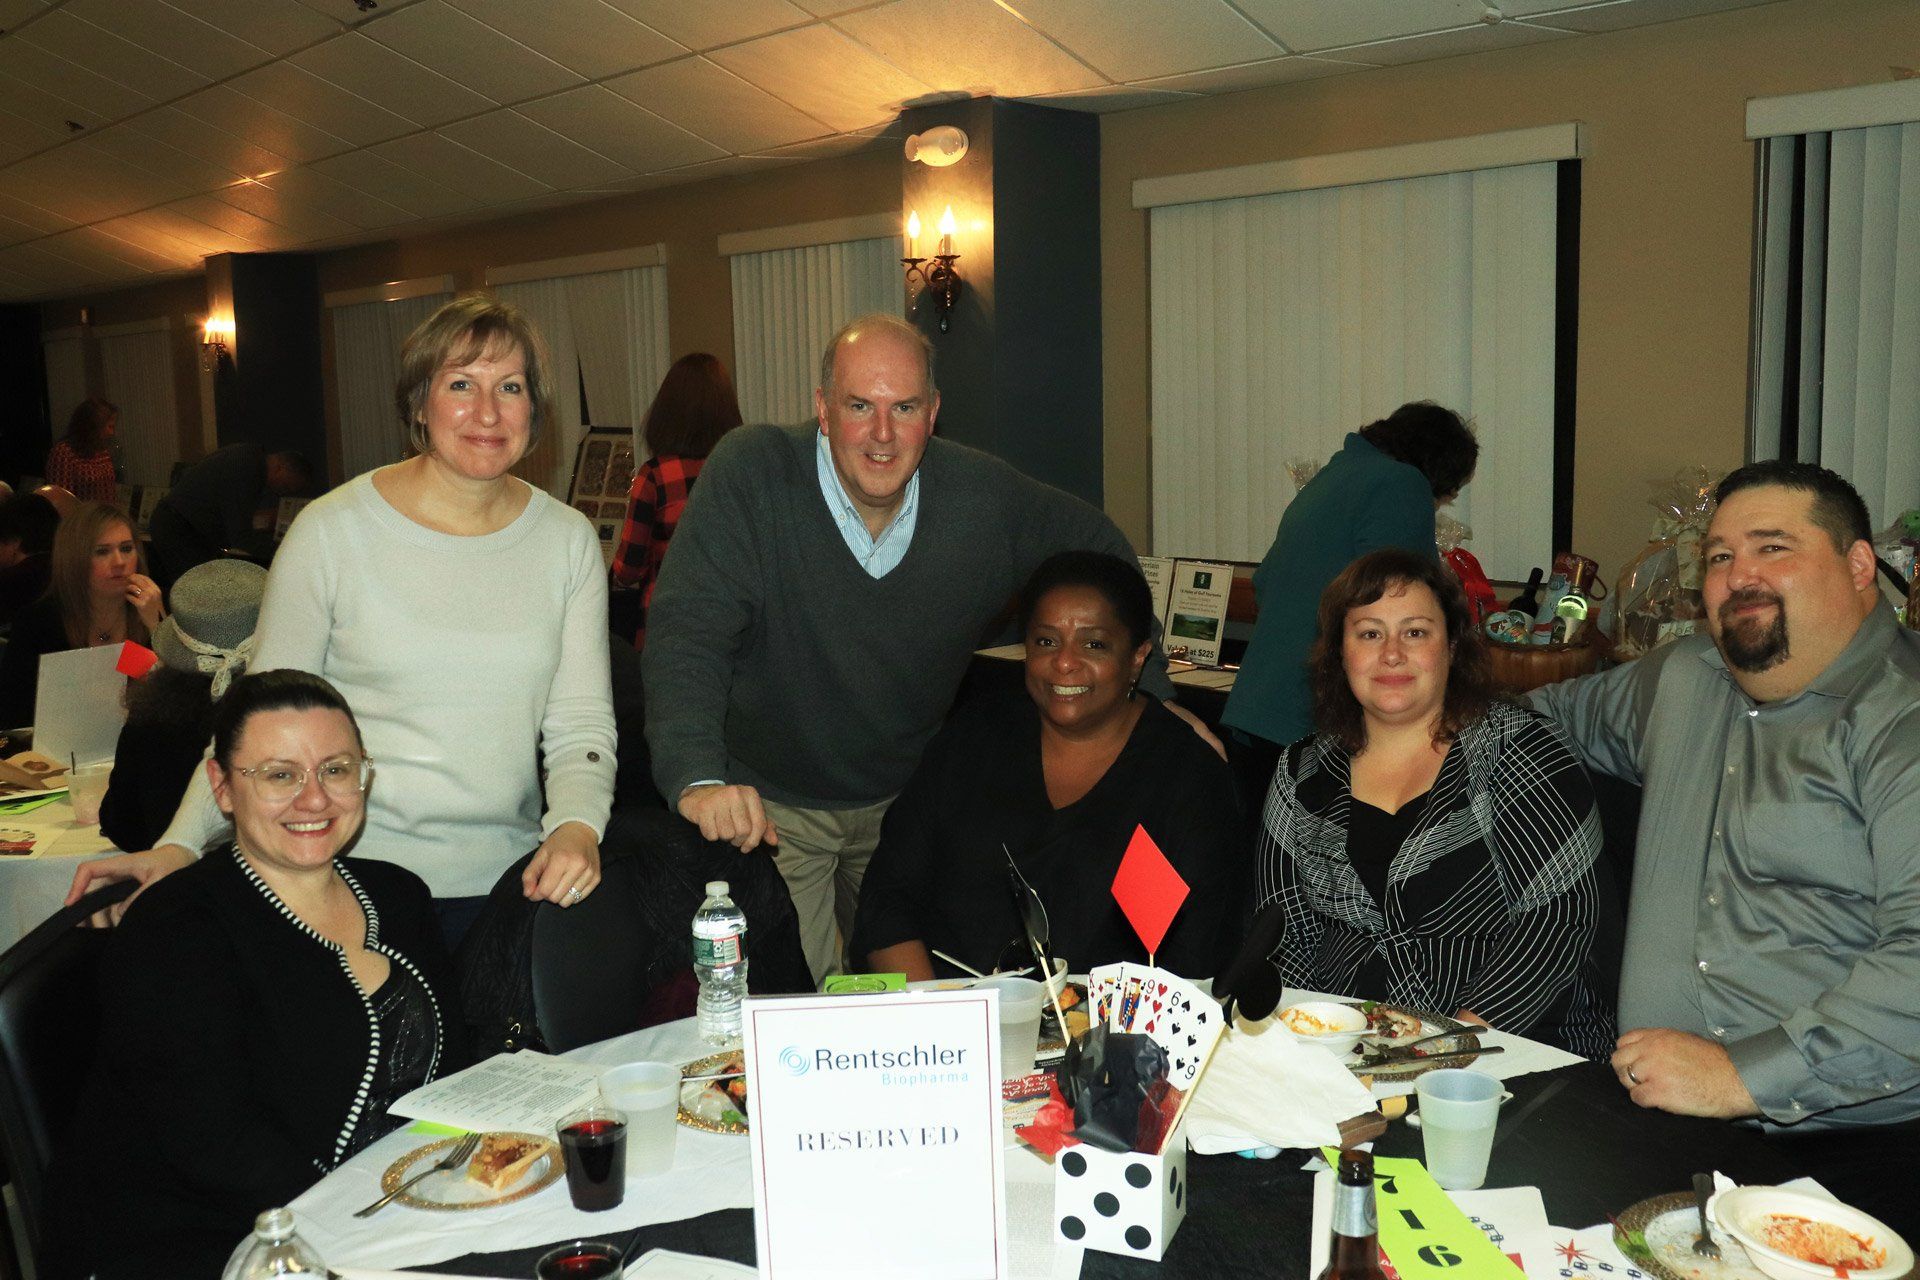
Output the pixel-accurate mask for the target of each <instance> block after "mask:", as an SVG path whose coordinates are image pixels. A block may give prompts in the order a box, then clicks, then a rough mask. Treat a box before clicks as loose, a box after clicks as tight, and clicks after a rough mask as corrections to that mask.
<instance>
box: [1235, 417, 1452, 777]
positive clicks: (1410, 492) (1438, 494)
mask: <svg viewBox="0 0 1920 1280" xmlns="http://www.w3.org/2000/svg"><path fill="white" fill-rule="evenodd" d="M1479 458H1480V443H1479V441H1477V440H1475V439H1474V437H1473V431H1472V430H1471V429H1470V428H1469V427H1468V426H1467V424H1466V423H1465V422H1464V421H1462V420H1461V418H1460V415H1459V414H1457V413H1455V412H1453V411H1452V410H1451V409H1445V408H1442V407H1441V406H1439V405H1437V404H1434V403H1433V402H1432V401H1430V400H1420V401H1416V402H1414V403H1412V404H1403V405H1401V406H1400V407H1399V408H1398V409H1395V410H1394V411H1393V412H1392V413H1391V414H1389V415H1388V416H1386V417H1385V418H1382V419H1381V420H1380V421H1378V422H1374V423H1370V424H1369V425H1367V426H1364V427H1362V428H1360V430H1358V431H1356V432H1352V433H1350V434H1349V435H1348V436H1347V440H1346V443H1345V444H1343V445H1342V446H1341V447H1340V452H1338V453H1336V454H1334V455H1333V457H1332V458H1331V459H1329V460H1328V462H1327V464H1326V465H1325V466H1324V467H1322V468H1320V470H1319V472H1318V474H1316V475H1315V476H1314V477H1313V479H1311V480H1309V481H1307V483H1306V484H1305V485H1303V486H1301V489H1300V492H1299V493H1297V494H1295V495H1294V498H1293V501H1292V502H1290V503H1288V504H1287V510H1286V513H1285V514H1284V515H1282V516H1281V517H1280V528H1279V531H1278V532H1277V533H1275V534H1274V537H1273V546H1272V547H1271V548H1270V549H1269V550H1268V551H1267V555H1266V559H1264V560H1262V561H1261V562H1260V567H1259V568H1258V569H1256V570H1255V571H1254V574H1253V589H1254V595H1255V597H1256V598H1257V599H1258V600H1259V602H1260V616H1259V618H1258V619H1257V620H1256V621H1255V622H1254V626H1253V639H1252V640H1251V641H1250V642H1249V643H1248V645H1247V652H1246V656H1245V657H1244V658H1243V659H1241V663H1240V674H1239V675H1238V676H1237V677H1236V678H1235V680H1234V685H1233V692H1232V693H1231V694H1230V695H1228V697H1227V708H1226V710H1225V712H1223V713H1222V714H1221V716H1220V722H1221V724H1222V725H1223V726H1225V727H1226V728H1227V729H1229V730H1231V731H1232V732H1231V735H1230V736H1229V739H1228V741H1229V748H1228V749H1229V752H1230V754H1231V755H1232V757H1233V760H1234V767H1235V771H1236V772H1237V773H1238V774H1239V777H1240V781H1241V786H1242V789H1243V791H1244V793H1245V799H1246V801H1247V803H1248V807H1249V808H1250V809H1253V808H1257V807H1258V805H1259V802H1260V797H1262V796H1264V795H1265V794H1266V791H1267V783H1268V781H1269V780H1270V779H1271V778H1272V777H1273V767H1274V763H1275V761H1276V760H1278V758H1279V755H1280V751H1281V748H1283V747H1285V746H1286V745H1287V744H1288V743H1290V742H1293V741H1296V740H1297V739H1299V738H1303V737H1305V736H1306V735H1307V734H1309V733H1311V732H1312V731H1313V694H1312V692H1311V690H1310V688H1309V685H1308V677H1307V655H1308V653H1309V652H1310V651H1311V650H1312V648H1313V641H1314V636H1315V634H1316V632H1317V629H1318V620H1317V618H1316V615H1315V608H1316V606H1317V604H1318V602H1319V600H1320V593H1321V592H1322V591H1324V590H1326V587H1327V584H1328V583H1330V582H1332V581H1333V579H1334V577H1335V575H1337V574H1338V573H1339V572H1340V571H1341V570H1342V569H1345V568H1346V567H1347V565H1349V564H1350V563H1352V562H1353V561H1354V560H1355V559H1357V558H1359V557H1360V556H1363V555H1365V554H1366V553H1367V552H1369V551H1375V550H1378V549H1380V548H1382V547H1403V548H1405V549H1406V550H1408V551H1417V552H1421V553H1424V554H1426V555H1430V556H1432V557H1434V559H1435V560H1436V561H1437V560H1438V559H1439V557H1440V551H1439V548H1438V546H1437V545H1436V544H1435V542H1434V536H1433V520H1434V513H1435V512H1436V511H1438V510H1439V508H1441V507H1443V506H1445V505H1446V504H1447V503H1449V502H1451V501H1452V500H1453V497H1454V495H1455V494H1457V493H1459V492H1460V490H1462V489H1464V488H1465V487H1466V485H1467V482H1468V481H1469V480H1471V479H1473V469H1474V465H1475V463H1477V462H1478V461H1479Z"/></svg>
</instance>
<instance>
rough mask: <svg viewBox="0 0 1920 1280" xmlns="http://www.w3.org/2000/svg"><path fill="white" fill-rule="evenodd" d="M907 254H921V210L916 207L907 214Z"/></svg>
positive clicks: (914, 255)
mask: <svg viewBox="0 0 1920 1280" xmlns="http://www.w3.org/2000/svg"><path fill="white" fill-rule="evenodd" d="M907 256H908V257H909V258H917V257H919V256H920V211H919V210H918V209H915V210H914V211H913V212H911V213H909V214H908V215H907Z"/></svg>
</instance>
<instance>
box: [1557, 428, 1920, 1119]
mask: <svg viewBox="0 0 1920 1280" xmlns="http://www.w3.org/2000/svg"><path fill="white" fill-rule="evenodd" d="M1717 496H1718V498H1719V503H1720V505H1719V509H1718V510H1717V511H1716V512H1715V514H1714V517H1713V522H1712V525H1711V527H1710V528H1709V530H1708V534H1707V538H1706V540H1705V542H1703V543H1702V546H1701V550H1702V554H1703V555H1705V557H1706V565H1707V568H1706V581H1705V585H1704V591H1703V594H1704V600H1705V604H1706V621H1707V632H1708V634H1707V635H1695V636H1689V637H1687V638H1685V639H1683V640H1679V641H1676V642H1675V643H1673V644H1670V645H1667V646H1666V647H1664V648H1662V649H1660V650H1659V651H1657V652H1655V653H1652V654H1649V655H1648V656H1647V657H1644V658H1641V659H1640V660H1639V661H1637V662H1633V663H1629V664H1627V665H1625V666H1622V667H1619V668H1617V669H1615V670H1613V671H1610V672H1607V673H1606V674H1604V675H1599V676H1591V677H1587V678H1585V679H1581V680H1573V681H1568V682H1567V683H1565V684H1559V685H1554V686H1552V687H1550V688H1547V689H1542V690H1539V691H1538V692H1536V693H1535V694H1534V695H1533V701H1534V705H1535V707H1537V708H1538V709H1539V710H1541V711H1543V712H1545V713H1546V714H1548V715H1550V716H1552V717H1553V718H1554V719H1556V720H1557V721H1559V723H1560V726H1561V727H1562V728H1563V729H1565V730H1566V732H1567V734H1568V736H1569V737H1570V738H1571V739H1572V740H1573V742H1574V744H1575V745H1576V747H1578V748H1579V749H1580V751H1581V752H1582V754H1583V755H1584V756H1585V758H1586V762H1587V763H1588V765H1590V766H1591V767H1593V768H1596V769H1599V770H1602V771H1604V772H1606V773H1610V774H1613V775H1615V776H1617V777H1621V778H1625V779H1627V780H1628V781H1632V782H1639V783H1641V784H1642V785H1643V786H1644V788H1645V793H1644V803H1643V806H1642V809H1641V813H1640V828H1639V839H1638V848H1637V852H1636V854H1635V858H1634V867H1633V888H1632V898H1631V901H1630V903H1629V905H1628V923H1627V942H1626V959H1625V963H1624V965H1623V967H1622V970H1621V975H1620V1025H1621V1027H1623V1028H1626V1030H1625V1032H1624V1034H1622V1035H1621V1037H1620V1040H1619V1044H1618V1046H1617V1049H1616V1051H1615V1053H1614V1055H1613V1060H1612V1061H1613V1068H1614V1071H1615V1073H1616V1074H1617V1075H1618V1076H1619V1077H1620V1082H1621V1084H1622V1085H1624V1086H1625V1087H1627V1088H1628V1089H1629V1090H1631V1092H1632V1096H1633V1100H1634V1101H1635V1102H1637V1103H1639V1104H1640V1105H1642V1106H1646V1107H1658V1108H1660V1109H1662V1110H1665V1111H1673V1112H1679V1113H1682V1114H1688V1115H1705V1116H1721V1117H1738V1116H1756V1117H1760V1118H1761V1119H1762V1121H1763V1122H1764V1123H1765V1124H1766V1125H1767V1127H1769V1128H1776V1127H1782V1126H1784V1127H1786V1128H1788V1129H1790V1130H1792V1131H1796V1132H1805V1131H1808V1130H1819V1129H1843V1128H1848V1129H1854V1130H1855V1131H1857V1130H1858V1129H1859V1128H1860V1127H1867V1126H1884V1125H1889V1124H1897V1123H1900V1122H1903V1121H1912V1120H1914V1118H1915V1117H1920V636H1916V634H1915V633H1914V632H1911V631H1908V630H1906V629H1904V628H1902V627H1900V626H1899V624H1898V622H1897V620H1896V618H1895V617H1894V613H1893V611H1892V610H1891V609H1890V608H1888V607H1887V606H1886V604H1885V603H1883V602H1882V601H1881V600H1880V598H1879V594H1878V591H1877V589H1876V584H1875V582H1874V557H1873V549H1872V546H1871V545H1870V543H1869V541H1868V538H1869V533H1868V517H1867V511H1866V508H1865V506H1864V505H1863V504H1862V503H1861V501H1860V497H1859V495H1858V494H1857V493H1856V492H1854V490H1853V487H1852V486H1851V485H1849V484H1848V483H1847V482H1846V481H1845V480H1843V479H1841V478H1840V477H1839V476H1837V475H1835V474H1834V473H1833V472H1831V471H1827V470H1825V469H1823V468H1820V467H1816V466H1813V465H1810V464H1806V463H1797V462H1762V463H1755V464H1752V465H1750V466H1746V467H1742V468H1740V469H1739V470H1738V471H1735V472H1733V473H1732V474H1731V475H1729V476H1728V477H1727V478H1726V479H1725V480H1723V481H1722V482H1721V484H1720V489H1719V493H1718V495H1717Z"/></svg>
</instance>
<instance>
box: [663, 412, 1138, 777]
mask: <svg viewBox="0 0 1920 1280" xmlns="http://www.w3.org/2000/svg"><path fill="white" fill-rule="evenodd" d="M814 432H815V428H813V427H811V426H802V427H771V426H759V427H739V428H736V429H735V430H733V431H731V432H729V433H727V435H726V437H725V438H724V439H723V440H722V441H721V442H720V446H719V448H717V449H715V450H714V452H713V455H712V456H711V457H710V458H708V460H707V464H706V466H705V467H704V468H702V470H701V472H700V482H699V484H698V485H697V486H695V488H694V491H693V495H692V497H691V498H690V499H689V500H688V503H687V509H686V512H685V514H684V515H682V517H681V519H680V525H679V527H678V528H677V529H676V530H675V532H674V536H673V544H672V546H671V548H670V549H669V550H668V552H667V558H666V562H665V563H664V564H663V565H662V566H661V570H660V579H659V584H658V585H657V586H656V587H655V588H654V595H653V604H652V606H651V607H650V608H649V610H648V612H647V646H646V649H645V651H644V672H645V677H646V707H647V710H646V715H647V743H648V745H649V746H650V747H651V748H652V752H653V776H654V780H655V781H656V782H657V783H658V784H659V787H660V791H661V794H663V795H665V796H666V797H667V798H668V803H670V804H671V803H673V802H674V800H675V799H676V798H677V797H678V796H679V794H680V792H681V791H683V790H684V789H685V788H686V787H687V786H688V785H690V784H691V783H694V782H698V781H701V780H702V779H706V778H724V779H725V780H726V781H728V782H734V783H747V784H750V785H752V786H754V787H757V788H758V789H759V790H760V791H761V792H762V793H763V794H765V795H766V796H768V797H770V798H772V799H774V800H776V801H779V802H781V803H783V804H791V805H798V806H801V807H804V808H811V809H850V808H858V807H860V806H863V805H869V804H874V803H877V802H878V801H881V800H884V799H886V798H887V797H888V796H891V795H893V794H894V793H896V792H897V791H899V790H900V788H901V787H902V786H904V785H905V784H906V781H907V777H908V775H910V774H911V773H912V772H913V769H914V766H915V765H916V764H918V763H919V760H920V753H921V751H922V750H923V749H924V748H925V747H926V745H927V742H928V740H929V739H931V738H932V737H933V734H934V731H935V730H936V729H938V728H939V727H940V723H941V721H942V719H943V718H944V717H945V716H946V714H947V710H948V708H949V707H950V706H951V705H952V702H953V697H954V693H955V691H956V690H957V689H958V687H959V684H960V680H961V677H962V676H963V675H964V674H965V673H966V669H967V663H968V662H969V660H970V657H971V654H972V651H973V650H974V648H975V647H977V646H978V645H980V644H981V643H983V642H985V641H987V640H988V639H990V638H991V637H988V636H986V635H985V634H984V633H985V631H986V629H987V628H988V626H989V625H990V624H992V622H993V621H994V619H995V618H997V617H998V616H999V615H1000V614H1001V612H1002V610H1003V609H1005V607H1006V605H1007V603H1008V601H1010V600H1011V599H1012V598H1013V595H1014V593H1015V592H1016V591H1018V590H1019V588H1020V585H1021V584H1022V583H1023V582H1025V581H1026V579H1027V575H1028V574H1030V573H1032V571H1033V569H1034V568H1035V566H1037V565H1038V564H1039V563H1040V562H1041V561H1042V560H1044V559H1046V558H1047V557H1048V556H1050V555H1052V554H1053V553H1054V552H1056V551H1065V550H1069V549H1079V548H1090V549H1094V550H1099V551H1106V552H1110V553H1112V554H1114V555H1117V556H1121V557H1123V558H1125V559H1127V560H1132V559H1133V558H1134V557H1133V550H1132V548H1131V547H1129V546H1128V545H1127V541H1126V539H1125V538H1123V537H1122V536H1121V534H1120V530H1119V529H1118V528H1116V527H1115V526H1114V524H1113V522H1112V521H1111V520H1109V519H1107V517H1106V516H1105V515H1104V514H1103V513H1101V512H1100V511H1099V510H1098V509H1097V508H1095V507H1093V506H1090V505H1089V504H1087V503H1085V502H1082V501H1080V500H1079V499H1078V498H1074V497H1072V496H1070V495H1068V494H1065V493H1062V492H1061V491H1060V490H1058V489H1054V488H1051V487H1049V486H1047V485H1044V484H1041V483H1040V482H1039V481H1037V480H1033V479H1031V478H1029V477H1027V476H1025V475H1022V474H1021V473H1020V472H1018V471H1016V470H1014V469H1013V468H1012V467H1011V466H1009V465H1007V464H1006V463H1005V462H1002V461H1000V460H999V459H998V458H994V457H991V456H989V455H987V454H984V453H980V452H978V451H976V450H973V449H969V448H966V447H965V446H963V445H957V444H953V443H951V442H949V441H946V440H941V439H938V438H935V439H933V440H930V441H928V442H927V451H926V454H925V456H924V457H923V458H922V459H921V462H920V471H919V474H920V512H919V516H918V522H917V524H916V526H915V528H914V534H913V542H912V544H911V545H910V546H909V547H908V548H907V554H906V558H905V559H904V560H902V561H901V562H900V564H899V565H897V566H896V567H895V568H894V569H893V570H892V571H891V572H889V573H887V574H886V575H885V576H883V577H880V578H873V577H870V576H869V575H868V574H867V572H866V570H865V569H864V568H862V567H861V565H860V564H859V562H858V561H856V560H855V559H854V557H853V553H852V552H851V551H849V550H848V549H847V544H846V541H845V540H844V539H843V538H842V537H841V535H840V531H839V529H838V528H836V527H835V526H834V523H833V518H832V515H831V514H830V513H829V511H828V510H827V503H826V499H825V497H824V496H823V495H822V494H821V492H820V484H819V479H818V474H817V472H816V470H815V460H814V447H815V446H814V441H813V437H814ZM1141 687H1142V689H1143V690H1145V691H1147V692H1150V693H1153V694H1154V695H1156V696H1159V697H1169V696H1171V695H1172V685H1171V684H1170V683H1169V682H1168V681H1167V678H1166V664H1165V662H1164V660H1163V659H1162V658H1161V657H1160V654H1159V651H1158V649H1156V650H1155V652H1154V655H1153V657H1152V658H1151V659H1149V664H1148V670H1147V674H1146V676H1145V678H1144V679H1143V680H1142V681H1141Z"/></svg>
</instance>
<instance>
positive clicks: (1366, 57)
mask: <svg viewBox="0 0 1920 1280" xmlns="http://www.w3.org/2000/svg"><path fill="white" fill-rule="evenodd" d="M1567 38H1569V37H1568V33H1567V32H1565V31H1555V30H1553V29H1552V28H1550V27H1535V26H1529V25H1528V24H1527V23H1524V22H1501V23H1497V24H1495V25H1493V26H1488V25H1487V24H1486V23H1475V24H1474V25H1473V26H1471V27H1461V28H1459V29H1457V30H1454V31H1436V32H1434V33H1433V34H1432V35H1424V36H1408V37H1407V38H1406V39H1404V40H1383V41H1381V42H1379V43H1378V44H1361V45H1354V46H1352V47H1350V48H1345V49H1329V50H1328V51H1327V53H1328V56H1329V57H1335V58H1339V59H1341V60H1343V61H1346V62H1365V63H1368V64H1370V65H1372V66H1376V67H1397V66H1402V65H1405V64H1406V63H1409V62H1426V61H1429V60H1431V59H1433V58H1451V57H1453V56H1454V55H1455V54H1461V53H1485V52H1486V51H1487V50H1489V49H1510V48H1513V47H1514V46H1516V45H1523V44H1540V43H1543V42H1544V41H1548V40H1565V39H1567Z"/></svg>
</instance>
